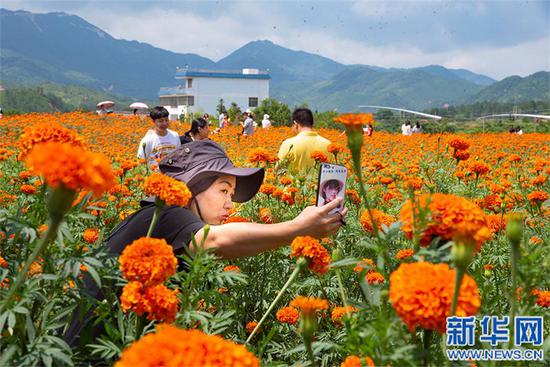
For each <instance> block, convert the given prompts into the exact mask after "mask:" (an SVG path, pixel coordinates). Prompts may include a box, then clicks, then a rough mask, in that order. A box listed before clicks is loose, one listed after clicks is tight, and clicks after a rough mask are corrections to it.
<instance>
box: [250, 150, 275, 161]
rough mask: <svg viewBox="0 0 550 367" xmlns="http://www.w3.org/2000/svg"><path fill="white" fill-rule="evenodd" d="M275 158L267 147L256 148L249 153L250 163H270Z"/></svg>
mask: <svg viewBox="0 0 550 367" xmlns="http://www.w3.org/2000/svg"><path fill="white" fill-rule="evenodd" d="M273 160H274V158H273V157H272V156H271V154H270V153H269V151H268V150H267V149H265V148H255V149H253V150H252V151H250V153H249V154H248V161H249V162H250V163H261V162H265V163H269V162H273Z"/></svg>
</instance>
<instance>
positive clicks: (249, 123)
mask: <svg viewBox="0 0 550 367" xmlns="http://www.w3.org/2000/svg"><path fill="white" fill-rule="evenodd" d="M252 116H253V115H252V111H250V110H246V111H245V113H243V118H244V121H243V122H242V124H241V126H242V127H243V135H244V136H250V135H254V120H253V119H252Z"/></svg>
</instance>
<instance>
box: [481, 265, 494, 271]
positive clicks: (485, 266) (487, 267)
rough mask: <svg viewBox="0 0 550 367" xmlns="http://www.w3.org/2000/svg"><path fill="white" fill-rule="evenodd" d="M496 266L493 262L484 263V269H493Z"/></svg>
mask: <svg viewBox="0 0 550 367" xmlns="http://www.w3.org/2000/svg"><path fill="white" fill-rule="evenodd" d="M494 268H495V266H494V265H493V264H485V265H483V270H493V269H494Z"/></svg>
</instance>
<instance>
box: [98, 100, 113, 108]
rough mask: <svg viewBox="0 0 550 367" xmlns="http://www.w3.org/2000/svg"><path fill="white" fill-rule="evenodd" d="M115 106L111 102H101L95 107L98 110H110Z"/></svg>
mask: <svg viewBox="0 0 550 367" xmlns="http://www.w3.org/2000/svg"><path fill="white" fill-rule="evenodd" d="M114 105H115V102H112V101H103V102H99V103H98V104H97V107H98V108H102V107H103V108H111V107H113V106H114Z"/></svg>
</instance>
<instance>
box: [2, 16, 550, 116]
mask: <svg viewBox="0 0 550 367" xmlns="http://www.w3.org/2000/svg"><path fill="white" fill-rule="evenodd" d="M0 24H1V32H0V66H1V67H0V82H1V83H2V85H3V86H12V85H18V86H24V85H37V84H43V83H57V84H66V85H78V86H84V87H88V88H93V89H97V90H101V91H105V92H109V93H112V94H116V95H120V96H124V97H127V98H130V99H146V100H155V99H157V98H158V97H157V93H158V90H159V88H160V87H161V86H170V85H175V84H177V82H176V80H175V79H174V73H175V71H176V68H178V67H184V66H186V65H187V66H189V67H190V68H202V69H241V68H245V67H253V68H260V69H269V72H270V74H271V77H272V79H271V83H270V95H271V96H272V97H274V98H277V99H279V100H281V101H283V102H285V103H287V104H290V105H298V104H302V103H307V104H308V105H309V106H311V107H313V108H316V109H319V110H329V109H331V110H332V109H338V110H341V111H349V110H355V109H357V106H358V105H364V104H381V105H391V106H396V107H405V108H416V109H426V108H431V107H438V106H441V105H443V104H446V103H447V104H464V103H473V102H479V101H498V102H520V101H524V100H548V99H550V73H549V72H547V71H541V72H538V73H535V74H533V75H530V76H528V77H525V78H522V77H519V76H511V77H508V78H505V79H503V80H501V81H498V82H497V81H496V80H494V79H492V78H490V77H488V76H485V75H480V74H476V73H474V72H471V71H469V70H465V69H448V68H445V67H443V66H439V65H429V66H425V67H417V68H409V69H405V68H382V67H378V66H370V65H344V64H341V63H338V62H336V61H334V60H331V59H329V58H326V57H323V56H319V55H315V54H311V53H307V52H304V51H295V50H291V49H288V48H285V47H282V46H279V45H276V44H274V43H272V42H271V41H267V40H263V41H253V42H250V43H248V44H246V45H244V46H243V47H241V48H239V49H238V50H236V51H234V52H233V53H231V54H230V55H228V56H226V57H224V58H222V59H221V60H219V61H217V62H215V61H213V60H210V59H208V58H206V57H202V56H200V55H196V54H192V53H185V54H182V53H175V52H171V51H167V50H163V49H160V48H157V47H154V46H151V45H149V44H146V43H141V42H137V41H127V40H121V39H115V38H114V37H112V36H111V35H109V34H108V33H107V32H105V31H103V30H101V29H99V28H98V27H96V26H94V25H92V24H90V23H88V22H87V21H85V20H84V19H82V18H80V17H78V16H75V15H70V14H66V13H47V14H36V13H30V12H27V11H11V10H6V9H0ZM227 102H230V101H227Z"/></svg>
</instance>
